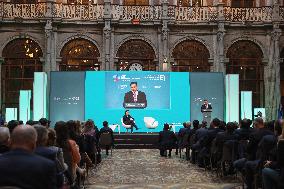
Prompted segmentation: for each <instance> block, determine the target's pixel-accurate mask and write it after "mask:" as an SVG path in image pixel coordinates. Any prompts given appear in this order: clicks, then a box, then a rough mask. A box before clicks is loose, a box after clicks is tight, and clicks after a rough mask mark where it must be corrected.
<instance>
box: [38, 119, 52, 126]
mask: <svg viewBox="0 0 284 189" xmlns="http://www.w3.org/2000/svg"><path fill="white" fill-rule="evenodd" d="M39 123H40V124H41V125H42V126H44V127H46V128H49V124H50V121H49V120H47V119H46V118H41V119H40V120H39Z"/></svg>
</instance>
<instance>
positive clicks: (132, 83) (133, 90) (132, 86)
mask: <svg viewBox="0 0 284 189" xmlns="http://www.w3.org/2000/svg"><path fill="white" fill-rule="evenodd" d="M130 89H131V91H132V92H136V91H137V82H131V83H130Z"/></svg>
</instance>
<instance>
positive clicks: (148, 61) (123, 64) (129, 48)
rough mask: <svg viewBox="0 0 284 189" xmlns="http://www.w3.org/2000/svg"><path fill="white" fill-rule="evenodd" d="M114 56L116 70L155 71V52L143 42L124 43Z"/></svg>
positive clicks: (138, 40) (131, 41)
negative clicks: (115, 57) (116, 59)
mask: <svg viewBox="0 0 284 189" xmlns="http://www.w3.org/2000/svg"><path fill="white" fill-rule="evenodd" d="M116 56H117V58H118V64H117V70H129V69H130V70H154V71H155V70H156V64H155V63H154V59H155V51H154V50H153V48H152V47H151V45H149V44H148V43H147V42H145V41H143V40H140V39H133V40H129V41H126V42H125V43H123V44H122V45H121V46H120V47H119V49H118V52H117V55H116Z"/></svg>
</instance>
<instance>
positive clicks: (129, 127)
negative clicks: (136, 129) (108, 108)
mask: <svg viewBox="0 0 284 189" xmlns="http://www.w3.org/2000/svg"><path fill="white" fill-rule="evenodd" d="M120 121H121V125H122V126H123V127H124V128H125V129H126V131H127V132H128V129H131V125H125V124H124V123H123V118H121V120H120Z"/></svg>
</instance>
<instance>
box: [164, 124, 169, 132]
mask: <svg viewBox="0 0 284 189" xmlns="http://www.w3.org/2000/svg"><path fill="white" fill-rule="evenodd" d="M169 129H170V125H169V124H167V123H165V124H164V131H168V130H169Z"/></svg>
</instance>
